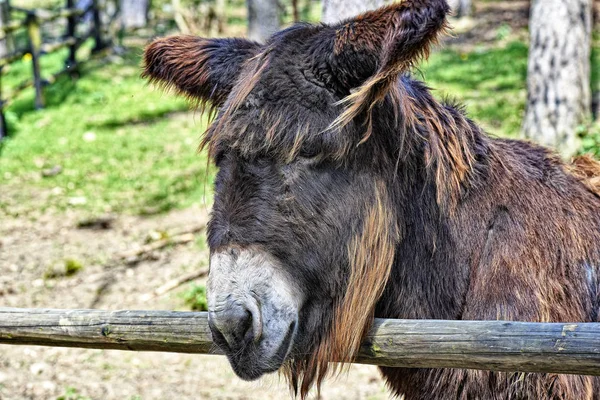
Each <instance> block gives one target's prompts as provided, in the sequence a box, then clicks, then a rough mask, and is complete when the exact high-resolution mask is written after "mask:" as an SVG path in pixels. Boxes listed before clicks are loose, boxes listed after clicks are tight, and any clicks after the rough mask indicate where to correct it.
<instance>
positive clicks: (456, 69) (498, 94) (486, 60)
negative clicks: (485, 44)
mask: <svg viewBox="0 0 600 400" xmlns="http://www.w3.org/2000/svg"><path fill="white" fill-rule="evenodd" d="M527 54H528V49H527V46H526V45H525V44H524V43H520V42H513V43H509V44H508V45H506V46H505V47H501V48H492V49H486V50H475V51H473V52H470V53H462V52H458V51H455V50H442V51H441V52H438V53H434V54H433V55H432V56H431V58H430V59H429V61H428V62H427V63H425V64H424V65H423V66H422V67H421V71H422V74H423V77H424V79H425V81H426V82H427V84H428V85H429V86H430V87H432V88H434V89H436V90H435V93H436V95H437V96H438V97H447V96H451V97H453V98H456V99H457V100H459V101H460V102H461V103H463V104H464V105H465V106H466V108H467V112H468V115H469V117H471V118H472V119H474V120H475V121H477V122H478V123H480V124H481V125H482V126H483V127H484V128H485V129H486V130H487V131H488V132H489V133H492V134H495V135H498V136H509V137H516V136H518V134H519V130H520V127H521V120H522V117H523V113H524V111H525V101H526V96H527V91H526V78H527Z"/></svg>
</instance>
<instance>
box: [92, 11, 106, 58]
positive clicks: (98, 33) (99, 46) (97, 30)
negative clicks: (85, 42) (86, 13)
mask: <svg viewBox="0 0 600 400" xmlns="http://www.w3.org/2000/svg"><path fill="white" fill-rule="evenodd" d="M92 14H93V18H94V40H95V42H96V45H95V46H94V49H93V50H92V51H93V52H98V51H100V50H104V49H105V48H106V43H105V42H104V39H103V37H102V15H101V14H100V5H99V1H98V0H92Z"/></svg>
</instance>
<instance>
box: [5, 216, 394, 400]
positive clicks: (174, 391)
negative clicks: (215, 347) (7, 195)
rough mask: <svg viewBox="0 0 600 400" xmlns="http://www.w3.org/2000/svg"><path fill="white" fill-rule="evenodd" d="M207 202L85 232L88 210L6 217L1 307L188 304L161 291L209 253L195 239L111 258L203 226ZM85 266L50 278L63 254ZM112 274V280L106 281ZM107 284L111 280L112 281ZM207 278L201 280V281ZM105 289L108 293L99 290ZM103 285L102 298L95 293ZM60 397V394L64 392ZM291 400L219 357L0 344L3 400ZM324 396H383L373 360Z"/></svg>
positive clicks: (279, 386) (272, 380)
mask: <svg viewBox="0 0 600 400" xmlns="http://www.w3.org/2000/svg"><path fill="white" fill-rule="evenodd" d="M206 215H207V211H206V209H200V208H192V209H188V210H183V211H174V212H171V213H169V214H166V215H161V216H158V217H143V218H142V217H129V216H118V217H117V218H116V220H115V221H114V222H113V223H112V224H111V225H112V226H111V227H110V229H100V230H97V229H80V228H78V223H79V222H80V221H81V220H82V216H80V215H77V214H75V213H68V214H67V215H66V216H65V215H55V216H52V215H41V216H39V217H38V218H36V219H35V220H31V219H24V218H19V219H11V218H9V217H6V216H3V218H2V223H1V224H0V306H2V307H38V308H89V307H92V306H93V307H96V308H101V309H165V310H166V309H169V310H171V309H175V310H176V309H185V305H184V303H183V300H182V298H181V291H182V290H184V289H185V287H186V285H184V286H181V287H180V288H177V289H174V290H172V291H171V292H169V293H167V294H165V295H163V296H160V297H158V298H151V295H152V293H153V291H154V290H155V289H156V288H158V287H160V286H161V285H163V284H164V283H166V282H168V281H170V280H172V279H174V278H178V277H180V276H183V275H185V274H186V273H189V272H190V271H191V270H192V269H193V268H201V267H202V266H204V265H206V263H207V252H206V250H203V249H202V246H201V245H199V244H198V243H201V242H202V240H203V239H202V233H198V235H197V236H198V241H197V242H191V243H189V244H185V245H179V246H174V247H169V248H165V249H163V250H161V251H157V252H154V254H151V255H150V257H148V259H145V260H143V261H141V262H139V263H137V264H134V265H131V266H129V267H123V266H116V267H114V266H113V267H111V265H113V264H114V263H112V262H111V260H112V259H113V257H114V255H115V254H117V253H119V252H121V251H123V250H127V249H134V248H136V247H138V246H140V245H142V244H143V243H144V242H145V240H146V238H147V237H148V236H152V235H155V232H161V231H167V232H169V231H175V230H180V229H186V228H187V227H193V226H196V225H199V224H202V223H203V222H205V221H206ZM65 259H73V260H77V261H78V262H80V263H81V264H82V266H83V268H82V269H81V270H80V271H79V272H78V273H77V274H75V275H74V276H72V277H59V278H51V279H50V278H48V277H47V276H48V271H53V270H54V269H56V268H57V266H59V265H61V263H62V262H63V260H65ZM107 277H113V278H114V280H107V279H106V278H107ZM107 282H108V284H107ZM201 282H202V281H201V280H200V281H198V283H201ZM101 289H103V290H101ZM99 291H100V292H101V293H100V295H99V294H98V293H99ZM61 396H62V397H61ZM88 398H91V399H128V400H133V399H144V400H146V399H148V400H151V399H156V400H158V399H257V400H258V399H285V398H289V396H288V389H287V387H286V386H285V385H284V383H283V382H280V381H279V378H278V377H277V375H274V376H269V377H267V378H265V379H263V380H262V381H260V382H258V383H247V382H243V381H241V380H240V379H238V378H237V377H236V376H235V375H234V374H233V372H232V371H231V369H230V367H229V365H228V363H227V361H226V360H225V359H224V358H222V357H218V356H203V355H184V354H162V353H128V352H119V351H102V350H79V349H59V348H44V347H17V346H15V347H12V346H8V345H0V399H2V400H20V399H40V400H41V399H69V400H83V399H88ZM323 398H324V399H385V398H387V394H386V391H385V388H384V384H383V382H382V380H381V379H380V378H379V374H378V372H377V370H376V368H374V367H367V366H353V367H352V368H351V369H350V371H349V373H348V374H347V375H346V376H342V377H341V378H338V379H337V380H335V381H329V382H327V383H326V384H325V386H324V388H323Z"/></svg>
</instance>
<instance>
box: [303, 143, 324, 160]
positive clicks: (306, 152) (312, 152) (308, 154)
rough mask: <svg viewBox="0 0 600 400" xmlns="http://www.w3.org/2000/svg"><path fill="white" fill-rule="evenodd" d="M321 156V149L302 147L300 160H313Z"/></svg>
mask: <svg viewBox="0 0 600 400" xmlns="http://www.w3.org/2000/svg"><path fill="white" fill-rule="evenodd" d="M320 154H321V151H320V150H319V149H317V148H316V146H307V147H302V148H301V149H300V151H299V152H298V158H299V159H305V160H312V159H315V158H317V157H319V155H320Z"/></svg>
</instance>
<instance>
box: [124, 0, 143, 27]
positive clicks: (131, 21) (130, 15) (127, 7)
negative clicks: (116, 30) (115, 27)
mask: <svg viewBox="0 0 600 400" xmlns="http://www.w3.org/2000/svg"><path fill="white" fill-rule="evenodd" d="M149 10H150V0H121V21H122V24H123V28H125V29H136V28H143V27H145V26H146V25H147V24H148V11H149Z"/></svg>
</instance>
